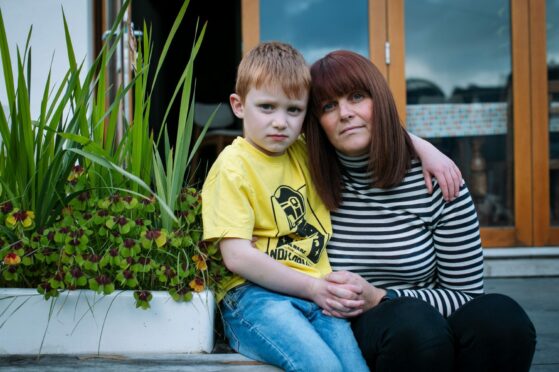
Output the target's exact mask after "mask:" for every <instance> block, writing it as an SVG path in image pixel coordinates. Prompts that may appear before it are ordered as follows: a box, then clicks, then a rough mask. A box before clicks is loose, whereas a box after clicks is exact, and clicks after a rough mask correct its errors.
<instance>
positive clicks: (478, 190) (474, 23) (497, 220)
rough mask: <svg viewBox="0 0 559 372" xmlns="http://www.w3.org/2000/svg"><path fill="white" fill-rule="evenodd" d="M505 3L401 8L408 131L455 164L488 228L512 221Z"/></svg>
mask: <svg viewBox="0 0 559 372" xmlns="http://www.w3.org/2000/svg"><path fill="white" fill-rule="evenodd" d="M509 3H510V1H509V0H494V1H485V0H455V1H451V2H442V1H439V0H413V1H412V0H410V1H406V3H405V25H406V86H407V103H408V106H407V110H406V111H407V115H406V117H407V128H408V130H409V131H410V132H412V133H415V134H417V135H419V136H421V137H424V138H428V139H429V141H431V142H432V143H433V144H435V145H436V146H437V147H438V148H439V149H440V150H442V151H443V152H445V153H446V154H447V155H449V156H450V157H451V158H452V159H453V160H454V161H455V162H456V163H457V164H458V166H459V167H460V170H461V171H462V174H463V175H464V178H465V180H466V183H467V185H468V188H469V189H470V192H471V194H472V197H473V198H474V202H475V204H476V208H477V211H478V215H479V218H480V223H481V224H482V225H485V226H507V225H513V224H514V204H513V200H514V198H513V151H512V145H513V143H512V140H513V137H512V135H513V133H512V110H511V107H510V105H511V99H512V92H511V50H510V48H511V45H510V9H509Z"/></svg>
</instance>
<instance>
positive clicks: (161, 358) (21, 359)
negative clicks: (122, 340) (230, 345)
mask: <svg viewBox="0 0 559 372" xmlns="http://www.w3.org/2000/svg"><path fill="white" fill-rule="evenodd" d="M53 367H54V368H56V369H62V370H66V369H69V368H79V369H80V370H84V371H92V370H100V369H106V370H119V369H123V370H131V368H133V369H135V368H138V367H141V369H142V370H143V371H171V370H172V371H176V370H177V369H180V370H183V371H197V372H202V371H217V370H219V371H221V370H229V371H231V372H234V371H259V372H268V371H269V372H276V371H281V369H279V368H277V367H274V366H271V365H268V364H264V363H261V362H257V361H254V360H251V359H249V358H247V357H245V356H243V355H241V354H237V353H225V354H118V355H117V354H115V355H111V354H102V355H96V354H93V355H87V354H85V355H41V356H40V357H39V358H37V356H29V355H23V356H18V355H11V356H6V357H0V369H4V368H7V369H6V370H7V371H12V370H13V371H16V370H20V369H21V370H30V369H31V370H35V369H36V370H40V369H46V370H52V369H49V368H53Z"/></svg>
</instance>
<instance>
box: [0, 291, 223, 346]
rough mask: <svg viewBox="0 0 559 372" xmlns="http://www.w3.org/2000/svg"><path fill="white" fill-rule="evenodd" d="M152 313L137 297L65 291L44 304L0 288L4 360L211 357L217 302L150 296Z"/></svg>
mask: <svg viewBox="0 0 559 372" xmlns="http://www.w3.org/2000/svg"><path fill="white" fill-rule="evenodd" d="M152 295H153V299H152V300H151V302H150V305H151V307H150V308H149V309H148V310H142V309H137V308H136V307H135V305H134V304H135V301H134V292H133V291H115V292H114V293H112V294H110V295H99V294H97V293H95V292H93V291H89V290H77V291H67V292H63V293H61V294H60V296H59V297H58V298H51V299H50V300H48V301H45V300H44V298H43V297H42V296H41V295H39V294H38V293H37V291H36V290H35V289H18V288H0V355H9V354H39V353H40V354H91V353H101V354H119V353H122V354H134V353H198V352H211V350H212V348H213V344H214V334H213V326H214V317H215V300H214V297H213V294H212V293H211V292H209V291H204V292H201V293H199V294H194V297H193V299H192V301H190V302H175V301H174V300H173V299H172V298H171V297H170V296H169V294H168V293H167V292H164V291H154V292H152Z"/></svg>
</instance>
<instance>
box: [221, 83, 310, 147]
mask: <svg viewBox="0 0 559 372" xmlns="http://www.w3.org/2000/svg"><path fill="white" fill-rule="evenodd" d="M307 99H308V92H306V93H305V94H304V96H302V97H298V98H296V99H293V98H289V97H287V96H286V95H285V93H284V92H283V90H282V89H281V88H280V87H278V88H277V89H274V88H271V87H266V86H264V87H261V88H260V89H256V88H251V89H250V90H249V92H248V94H247V96H246V98H245V101H244V102H242V100H241V97H239V95H237V94H232V95H231V97H230V102H231V107H232V109H233V112H234V113H235V115H236V116H237V117H238V118H240V119H243V125H244V136H245V139H246V140H247V141H248V142H249V143H250V144H252V145H253V146H254V147H256V148H257V149H258V150H260V151H262V152H263V153H265V154H267V155H269V156H279V155H281V154H283V153H284V152H285V150H286V149H287V148H288V147H289V146H290V145H291V144H292V143H293V142H295V140H296V139H297V137H298V136H299V134H300V133H301V127H302V126H303V120H304V118H305V112H306V110H307Z"/></svg>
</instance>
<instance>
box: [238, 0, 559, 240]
mask: <svg viewBox="0 0 559 372" xmlns="http://www.w3.org/2000/svg"><path fill="white" fill-rule="evenodd" d="M342 3H343V5H340V4H342ZM546 7H547V12H546ZM546 14H547V17H546ZM557 14H559V0H493V1H489V2H488V1H485V0H453V1H434V0H408V1H405V0H351V2H350V3H348V2H338V1H331V0H330V1H329V0H313V1H305V2H299V1H295V0H288V1H283V2H278V1H272V0H242V24H243V50H244V51H245V52H246V51H247V50H248V49H250V48H251V47H252V46H254V45H256V43H258V42H259V41H260V40H271V39H275V40H283V41H287V42H290V43H292V44H294V45H295V46H296V47H297V48H299V49H301V50H302V51H303V53H304V54H305V57H306V58H307V59H308V60H309V62H313V61H314V60H315V59H316V58H317V57H319V56H321V55H324V54H325V53H327V52H328V51H329V50H331V49H338V48H344V49H353V50H355V51H357V52H359V53H362V54H365V55H367V54H368V55H369V56H370V58H371V60H372V61H373V62H374V63H375V64H376V65H377V66H378V67H379V69H380V70H381V72H382V73H383V74H384V75H385V76H386V77H387V80H388V82H389V85H390V87H391V89H392V91H393V93H394V96H395V98H396V101H397V104H398V107H399V110H400V114H401V116H402V117H404V118H405V122H406V126H407V129H408V130H409V131H410V132H412V133H416V134H417V135H419V136H421V137H424V138H426V139H428V140H429V141H431V142H432V143H434V144H435V145H436V146H438V148H439V149H440V150H442V151H443V152H445V153H447V154H448V155H449V156H451V157H452V158H453V159H454V160H455V161H456V162H457V163H458V165H459V167H460V169H461V170H462V173H463V174H464V178H465V179H466V182H467V184H468V187H469V189H470V191H471V193H472V196H473V198H474V200H475V204H476V208H477V211H478V214H479V217H480V223H481V236H482V242H483V246H484V247H513V246H541V245H552V244H559V21H558V20H557ZM546 38H547V46H546ZM546 66H547V68H546ZM556 75H557V76H556Z"/></svg>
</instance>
